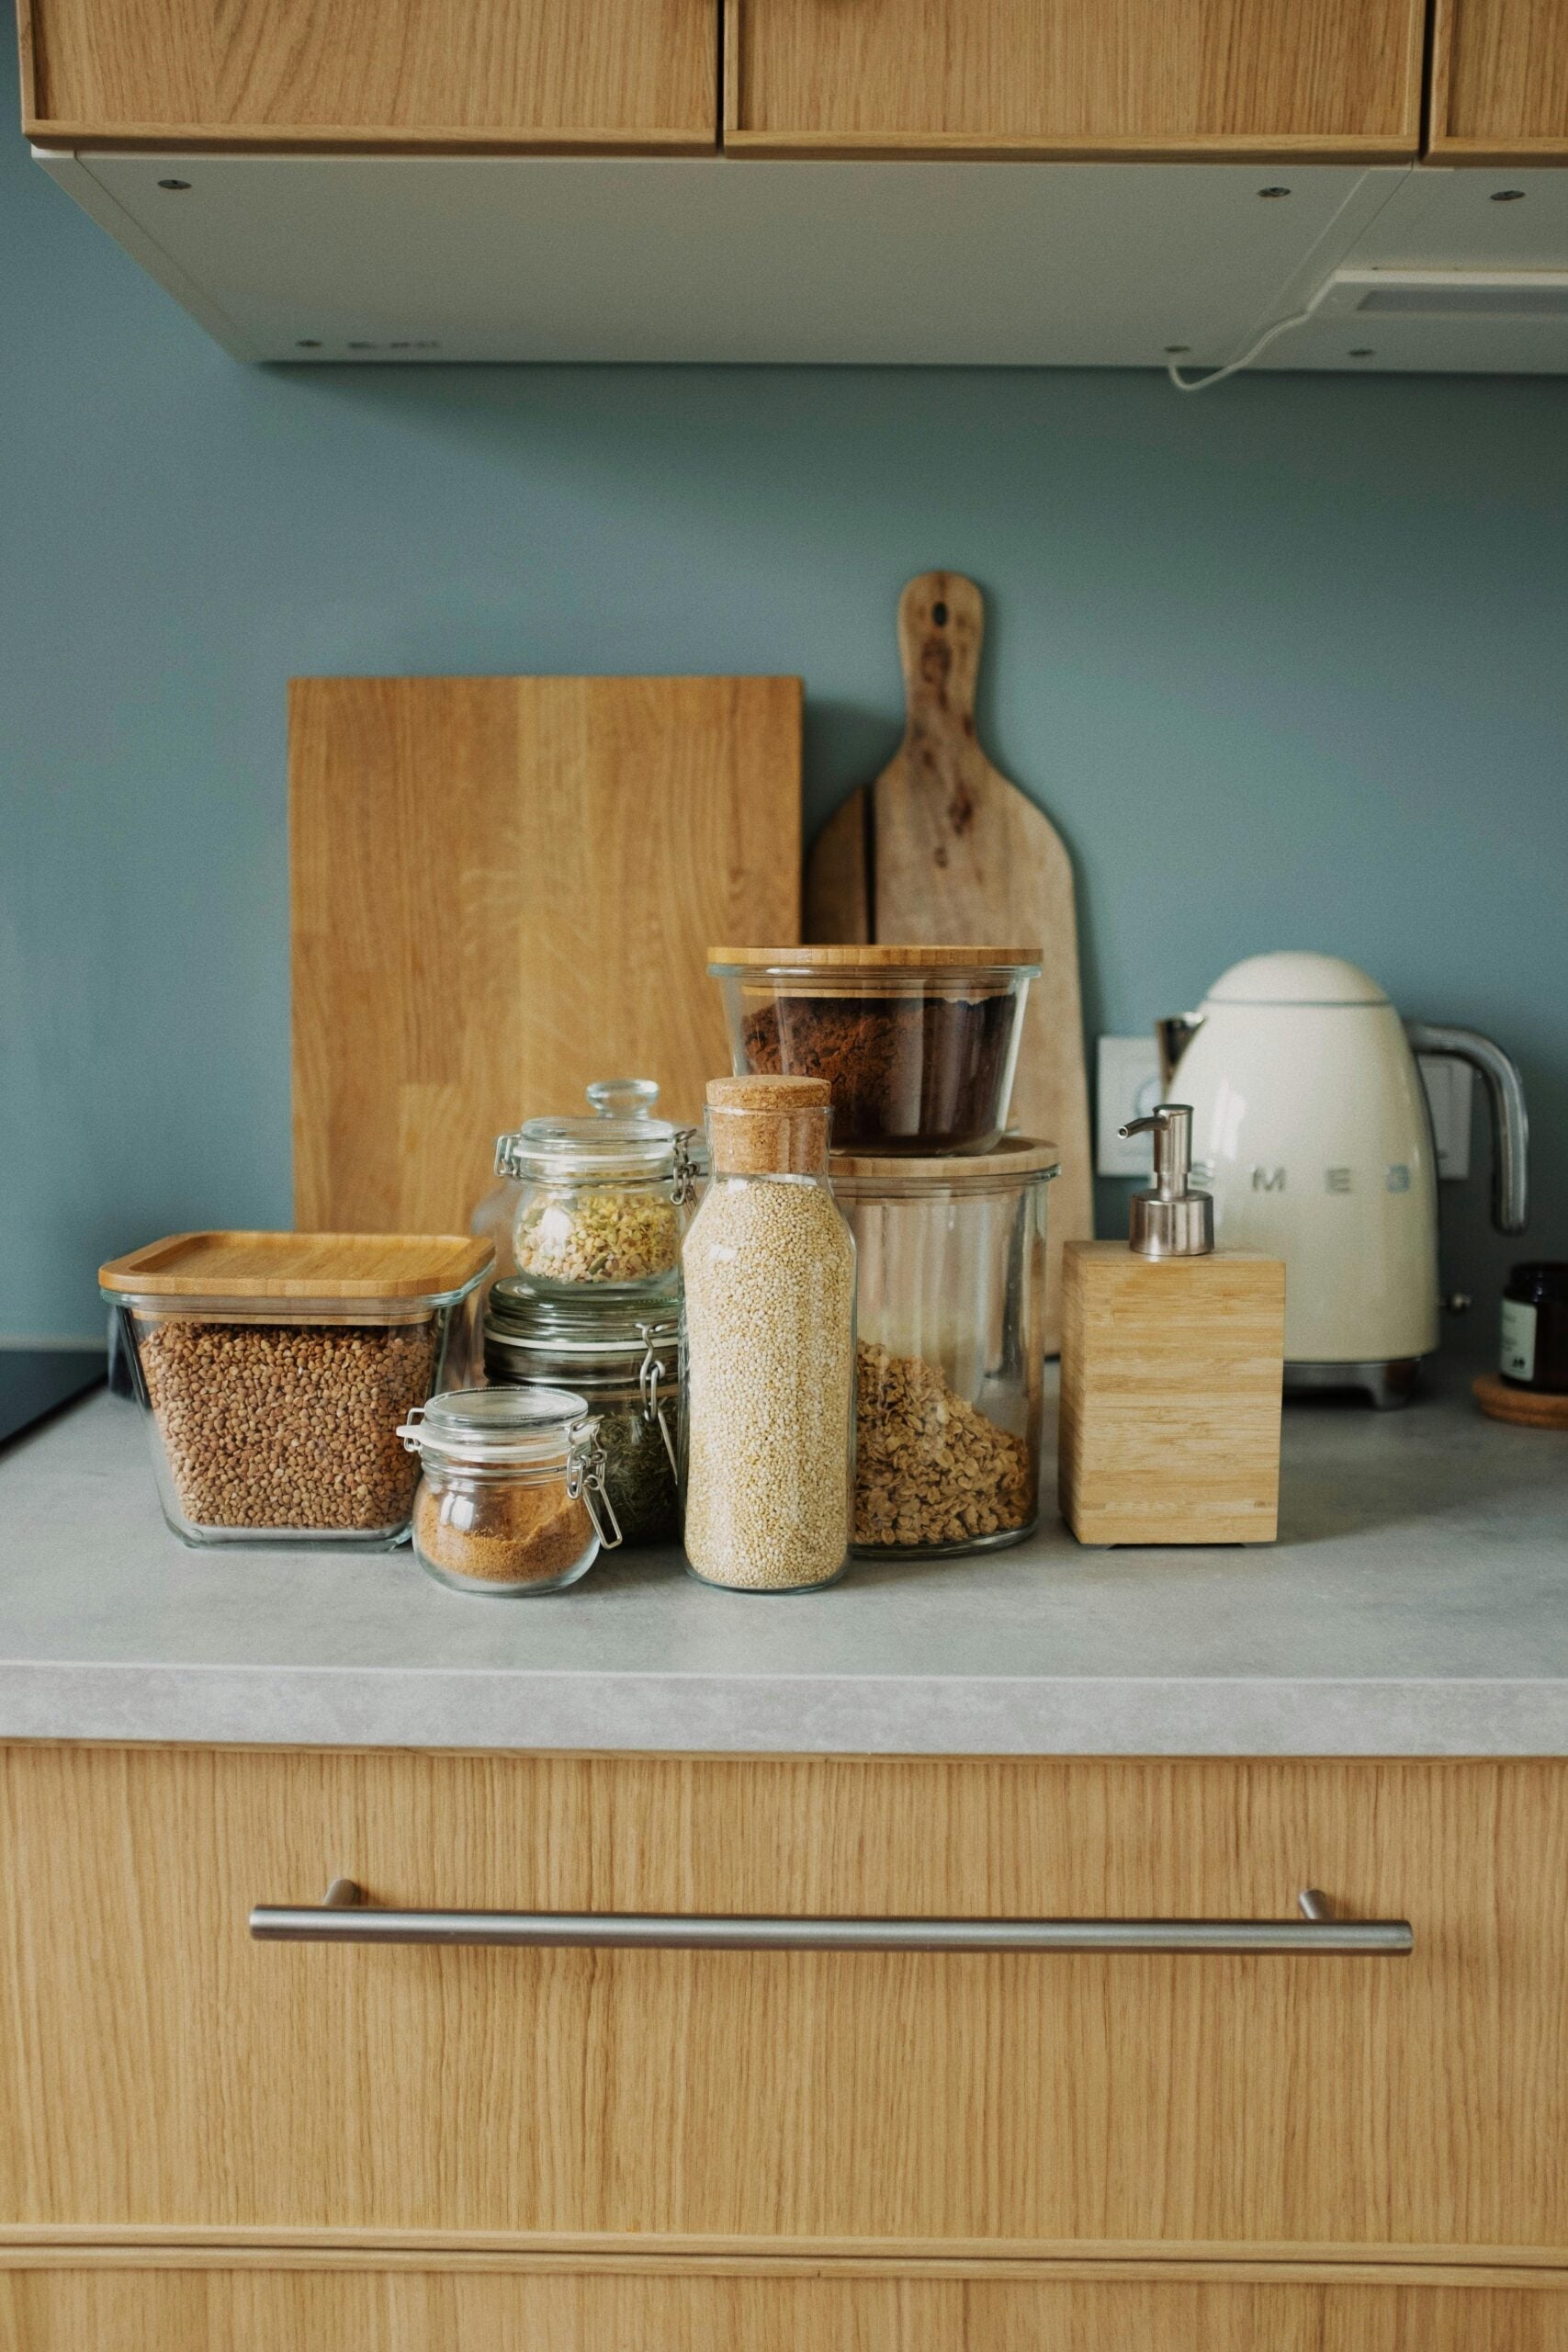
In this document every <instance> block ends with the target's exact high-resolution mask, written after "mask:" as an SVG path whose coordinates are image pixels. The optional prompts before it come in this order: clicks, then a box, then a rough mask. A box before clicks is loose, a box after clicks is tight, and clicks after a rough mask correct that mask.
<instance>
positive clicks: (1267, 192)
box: [1258, 187, 1291, 196]
mask: <svg viewBox="0 0 1568 2352" xmlns="http://www.w3.org/2000/svg"><path fill="white" fill-rule="evenodd" d="M1290 193H1291V191H1290V189H1289V188H1288V187H1260V188H1259V189H1258V195H1259V196H1289V194H1290Z"/></svg>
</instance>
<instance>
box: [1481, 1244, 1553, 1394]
mask: <svg viewBox="0 0 1568 2352" xmlns="http://www.w3.org/2000/svg"><path fill="white" fill-rule="evenodd" d="M1498 1370H1499V1371H1500V1372H1501V1374H1502V1375H1503V1378H1504V1379H1505V1380H1506V1382H1507V1384H1508V1385H1509V1387H1510V1388H1533V1389H1534V1390H1535V1391H1536V1392H1537V1394H1538V1395H1543V1396H1547V1397H1568V1264H1564V1263H1562V1261H1558V1262H1557V1263H1555V1264H1553V1263H1550V1262H1544V1263H1543V1262H1538V1263H1536V1264H1534V1265H1528V1266H1516V1267H1515V1268H1514V1270H1513V1272H1511V1273H1510V1274H1509V1276H1508V1282H1507V1287H1506V1290H1505V1291H1504V1293H1503V1346H1502V1354H1501V1357H1500V1360H1499V1363H1498Z"/></svg>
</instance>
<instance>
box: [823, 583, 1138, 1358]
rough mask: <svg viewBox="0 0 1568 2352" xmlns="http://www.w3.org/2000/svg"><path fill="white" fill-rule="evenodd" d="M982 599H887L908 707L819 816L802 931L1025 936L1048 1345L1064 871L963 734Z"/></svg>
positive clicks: (1055, 1324)
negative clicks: (875, 759) (872, 772)
mask: <svg viewBox="0 0 1568 2352" xmlns="http://www.w3.org/2000/svg"><path fill="white" fill-rule="evenodd" d="M984 628H985V607H984V605H983V603H982V601H981V597H980V592H979V590H978V589H977V588H976V585H975V583H974V582H973V581H972V580H965V579H964V577H963V575H962V574H961V573H959V572H956V571H925V572H922V573H921V574H920V576H919V579H917V580H911V581H910V582H909V584H908V587H907V588H906V589H905V591H904V594H903V595H902V596H901V598H900V599H899V604H898V650H899V654H900V657H901V659H902V662H903V665H904V689H905V695H906V699H907V704H908V714H907V718H906V722H905V729H904V740H903V742H902V743H901V744H900V745H899V747H898V749H897V752H895V754H894V756H893V758H892V759H891V760H890V761H889V762H888V763H887V765H886V767H885V768H884V769H883V771H882V774H881V775H879V776H878V777H877V778H876V780H875V782H874V784H869V785H865V786H862V788H861V789H860V790H859V791H858V792H854V793H852V794H851V796H850V797H849V799H848V800H846V801H845V802H844V804H843V806H842V807H841V808H840V809H838V810H837V812H836V813H835V814H834V815H833V816H832V817H830V818H829V820H828V823H827V824H826V825H825V826H824V827H823V829H822V831H821V832H820V833H819V834H818V838H817V840H816V842H814V844H813V846H812V850H811V855H810V860H809V862H808V864H807V874H806V936H807V939H808V940H810V941H822V942H828V941H832V940H840V939H841V940H881V941H885V942H886V943H888V944H894V943H906V944H920V945H926V946H933V947H934V946H951V945H955V944H959V943H961V942H966V941H973V942H975V943H976V944H983V943H986V942H990V941H995V942H997V943H998V944H999V943H1000V942H1002V941H1004V940H1006V941H1009V942H1014V941H1017V942H1025V941H1027V942H1028V943H1030V944H1033V943H1034V942H1036V941H1038V942H1039V944H1040V946H1041V948H1042V951H1043V969H1042V972H1041V976H1040V978H1038V979H1037V980H1036V981H1035V982H1034V984H1033V986H1032V989H1031V990H1030V1001H1029V1007H1028V1011H1027V1012H1026V1014H1025V1017H1024V1034H1023V1045H1022V1049H1021V1053H1020V1056H1019V1065H1018V1080H1017V1084H1016V1085H1015V1087H1014V1089H1013V1098H1012V1110H1011V1114H1010V1124H1011V1125H1013V1126H1015V1127H1017V1128H1019V1129H1021V1132H1022V1133H1023V1134H1024V1135H1028V1136H1041V1137H1043V1138H1045V1139H1047V1140H1048V1141H1050V1142H1052V1143H1054V1144H1055V1146H1056V1147H1057V1149H1058V1150H1059V1152H1060V1154H1061V1159H1062V1172H1061V1175H1060V1176H1059V1177H1058V1178H1057V1180H1056V1182H1055V1183H1054V1184H1053V1185H1052V1186H1051V1192H1050V1216H1049V1228H1048V1229H1049V1234H1050V1249H1049V1252H1048V1258H1047V1283H1048V1295H1047V1302H1046V1322H1047V1326H1048V1338H1047V1346H1048V1348H1049V1349H1050V1350H1051V1351H1055V1349H1056V1348H1057V1347H1058V1346H1059V1345H1060V1336H1061V1259H1062V1244H1063V1243H1064V1241H1078V1240H1087V1239H1089V1238H1090V1237H1091V1236H1092V1234H1093V1231H1094V1194H1093V1174H1092V1168H1091V1163H1090V1160H1089V1089H1088V1085H1087V1083H1086V1080H1085V1077H1084V1040H1083V1006H1082V1001H1081V998H1080V993H1079V987H1078V933H1077V910H1076V908H1075V905H1074V899H1073V869H1072V863H1071V861H1070V859H1069V858H1068V856H1067V853H1066V847H1065V845H1064V843H1063V842H1062V838H1061V835H1060V834H1059V833H1058V832H1057V831H1056V829H1055V825H1053V824H1052V822H1051V820H1050V819H1049V818H1048V817H1047V816H1046V815H1045V813H1044V811H1043V809H1038V808H1036V807H1035V805H1034V803H1033V801H1032V800H1030V799H1027V798H1026V797H1025V796H1024V795H1023V794H1022V793H1021V791H1020V790H1019V789H1018V786H1016V785H1014V784H1010V783H1009V781H1008V779H1007V777H1006V776H1004V775H1001V774H1000V772H999V771H998V769H996V768H994V767H993V766H992V764H991V763H990V761H989V760H988V759H987V757H986V754H985V753H984V752H982V751H981V749H980V746H979V743H978V741H977V740H976V733H975V686H976V679H977V677H978V674H979V667H980V640H981V637H982V635H983V632H984Z"/></svg>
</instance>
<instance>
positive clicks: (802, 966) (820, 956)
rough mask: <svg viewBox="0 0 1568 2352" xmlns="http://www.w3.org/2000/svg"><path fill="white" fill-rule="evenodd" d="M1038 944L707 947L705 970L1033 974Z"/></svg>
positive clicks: (1037, 959) (1038, 951)
mask: <svg viewBox="0 0 1568 2352" xmlns="http://www.w3.org/2000/svg"><path fill="white" fill-rule="evenodd" d="M1042 952H1043V951H1042V950H1041V949H1040V948H1038V947H946V946H943V947H897V946H884V945H882V944H880V943H879V944H876V945H874V946H873V945H866V946H859V947H854V946H848V947H845V946H840V947H710V948H709V949H708V969H709V970H710V972H711V971H712V970H713V969H714V967H716V966H718V965H729V966H733V967H738V968H741V969H745V970H757V969H766V968H774V967H776V968H778V969H780V970H783V971H790V972H842V971H863V972H952V971H964V970H967V971H974V970H980V971H987V972H992V971H1001V970H1010V971H1019V972H1024V971H1028V972H1037V971H1038V970H1039V969H1040V959H1041V955H1042Z"/></svg>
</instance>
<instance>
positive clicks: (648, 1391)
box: [637, 1323, 681, 1478]
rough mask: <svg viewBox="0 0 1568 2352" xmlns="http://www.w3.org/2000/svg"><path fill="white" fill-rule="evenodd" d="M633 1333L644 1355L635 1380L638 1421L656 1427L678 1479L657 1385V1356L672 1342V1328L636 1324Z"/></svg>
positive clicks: (676, 1458) (672, 1442)
mask: <svg viewBox="0 0 1568 2352" xmlns="http://www.w3.org/2000/svg"><path fill="white" fill-rule="evenodd" d="M676 1336H677V1332H676V1326H675V1325H674V1324H673V1323H639V1324H638V1325H637V1337H638V1339H639V1340H641V1341H642V1342H643V1346H644V1349H645V1351H646V1352H645V1353H644V1356H643V1359H642V1363H641V1365H640V1366H639V1367H638V1371H637V1395H638V1396H639V1397H641V1398H642V1417H643V1419H644V1420H645V1421H647V1422H649V1424H652V1423H654V1422H657V1423H658V1425H659V1434H660V1437H661V1438H662V1439H663V1440H664V1451H665V1453H667V1454H668V1455H669V1457H670V1467H671V1470H672V1471H673V1472H674V1474H675V1476H676V1477H677V1478H679V1476H680V1475H681V1464H680V1459H679V1456H678V1455H677V1453H676V1450H675V1439H674V1435H673V1432H672V1431H671V1427H670V1419H669V1416H668V1414H667V1413H666V1412H665V1409H664V1407H663V1405H662V1404H661V1403H660V1396H659V1385H660V1380H661V1379H662V1378H663V1368H662V1366H661V1365H660V1361H659V1356H658V1352H657V1351H658V1349H659V1348H660V1346H661V1345H662V1346H665V1347H668V1346H669V1344H670V1342H671V1340H673V1339H675V1337H676Z"/></svg>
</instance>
